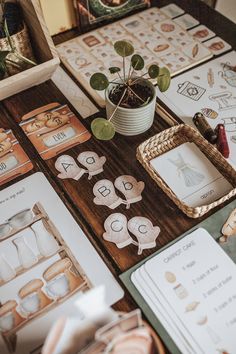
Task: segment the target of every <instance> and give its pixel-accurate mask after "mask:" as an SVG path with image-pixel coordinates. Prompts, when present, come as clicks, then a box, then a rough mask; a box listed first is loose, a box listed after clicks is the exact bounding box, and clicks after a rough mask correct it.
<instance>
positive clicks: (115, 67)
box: [109, 66, 120, 74]
mask: <svg viewBox="0 0 236 354" xmlns="http://www.w3.org/2000/svg"><path fill="white" fill-rule="evenodd" d="M109 71H110V73H111V74H115V73H118V72H119V71H120V68H119V67H118V66H112V67H111V68H109Z"/></svg>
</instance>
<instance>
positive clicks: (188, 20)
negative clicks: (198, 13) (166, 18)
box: [174, 14, 199, 30]
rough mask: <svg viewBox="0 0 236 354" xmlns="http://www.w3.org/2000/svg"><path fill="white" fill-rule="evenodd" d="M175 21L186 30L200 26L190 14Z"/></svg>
mask: <svg viewBox="0 0 236 354" xmlns="http://www.w3.org/2000/svg"><path fill="white" fill-rule="evenodd" d="M174 21H175V22H176V23H178V24H179V25H180V26H181V27H183V28H184V29H186V30H187V29H189V28H192V27H195V26H197V25H199V21H198V20H197V19H196V18H194V17H193V16H191V15H189V14H185V15H183V16H180V17H177V18H176V19H174Z"/></svg>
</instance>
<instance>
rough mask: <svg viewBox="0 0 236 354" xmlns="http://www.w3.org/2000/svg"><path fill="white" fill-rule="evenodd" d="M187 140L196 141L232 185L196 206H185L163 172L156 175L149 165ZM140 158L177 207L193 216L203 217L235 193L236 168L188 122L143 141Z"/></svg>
mask: <svg viewBox="0 0 236 354" xmlns="http://www.w3.org/2000/svg"><path fill="white" fill-rule="evenodd" d="M186 142H192V143H195V144H196V145H197V147H198V148H199V149H200V150H201V151H202V152H203V153H204V155H205V156H206V157H207V158H208V159H209V160H210V161H211V163H212V164H213V165H214V166H215V167H216V168H217V169H218V171H219V172H220V173H221V174H222V175H223V176H224V177H225V178H226V179H227V180H228V181H229V182H230V183H231V184H232V186H233V189H232V190H231V191H230V192H229V193H228V194H226V195H224V196H223V197H221V198H220V199H218V200H216V201H214V202H213V203H211V204H207V205H202V206H199V207H195V208H193V207H190V206H188V205H186V204H185V203H183V202H182V201H181V200H180V199H178V198H177V196H176V195H175V193H174V192H173V191H172V190H171V189H170V188H169V187H168V185H167V184H166V183H165V181H164V180H163V179H162V178H161V177H160V175H158V174H157V172H156V171H155V170H154V168H153V167H152V166H151V164H150V160H152V159H154V158H155V157H157V156H160V155H162V154H164V153H165V152H167V151H169V150H171V149H174V148H175V147H177V146H179V145H181V144H183V143H186ZM137 159H138V160H139V162H140V163H141V164H142V165H143V167H144V168H145V170H146V171H147V172H148V173H149V175H150V176H151V177H152V178H153V179H154V181H156V183H157V185H158V186H159V187H160V188H161V189H162V190H163V191H164V192H165V193H166V194H167V195H168V197H169V198H170V199H171V200H173V202H174V203H175V204H176V205H177V207H178V208H179V209H181V210H182V211H183V213H185V214H186V215H187V216H189V217H190V218H199V217H200V216H202V215H204V214H206V213H207V212H208V211H209V210H211V209H213V208H215V207H217V206H218V205H220V204H222V203H224V202H226V201H227V200H229V199H230V198H232V197H233V196H235V195H236V188H235V187H236V171H235V170H234V169H233V167H232V166H231V165H230V164H229V163H228V162H227V161H226V160H225V159H224V157H223V156H222V155H221V153H220V152H219V151H218V150H217V149H216V148H215V147H214V146H213V145H211V144H210V143H208V141H207V140H205V139H204V138H203V137H202V136H201V135H200V134H199V133H198V132H197V131H196V130H195V129H193V128H191V127H190V126H188V125H185V124H181V125H177V126H174V127H172V128H170V129H166V130H164V131H163V132H161V133H159V134H157V135H155V136H153V137H152V138H150V139H148V140H146V141H144V142H143V143H142V144H141V145H139V147H138V149H137Z"/></svg>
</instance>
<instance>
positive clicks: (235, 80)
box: [218, 62, 236, 87]
mask: <svg viewBox="0 0 236 354" xmlns="http://www.w3.org/2000/svg"><path fill="white" fill-rule="evenodd" d="M221 65H222V66H223V71H219V72H218V74H219V75H220V76H221V77H222V79H224V80H225V81H226V82H227V84H228V85H230V86H232V87H236V72H235V71H234V70H232V65H230V63H228V62H227V63H223V64H221Z"/></svg>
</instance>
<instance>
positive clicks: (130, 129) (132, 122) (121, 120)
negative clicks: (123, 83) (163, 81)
mask: <svg viewBox="0 0 236 354" xmlns="http://www.w3.org/2000/svg"><path fill="white" fill-rule="evenodd" d="M139 83H140V84H141V85H145V86H148V87H150V88H151V90H152V93H153V97H152V99H151V101H150V102H149V103H148V104H147V105H145V106H144V107H139V108H123V107H118V108H117V110H116V112H115V114H114V116H113V117H112V120H111V121H112V123H113V124H114V127H115V130H116V132H117V133H120V134H122V135H126V136H132V135H138V134H141V133H144V132H145V131H146V130H148V129H149V128H150V127H151V126H152V124H153V120H154V115H155V106H156V88H155V87H154V86H153V84H152V83H151V82H149V81H147V80H140V82H139ZM114 86H115V84H110V85H109V87H108V88H107V90H106V92H105V97H106V112H107V119H109V117H111V115H112V113H113V112H114V110H115V108H116V105H115V104H114V103H112V102H111V100H110V99H109V93H110V91H111V90H112V89H113V87H114Z"/></svg>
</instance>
